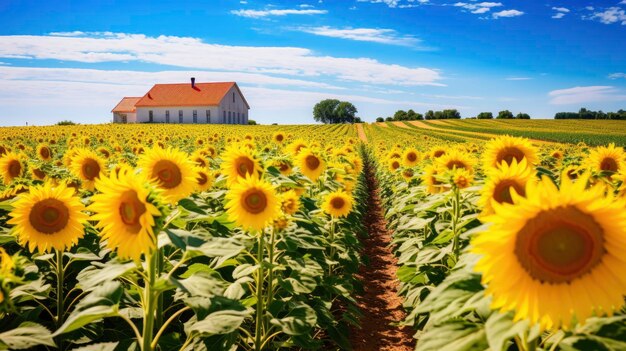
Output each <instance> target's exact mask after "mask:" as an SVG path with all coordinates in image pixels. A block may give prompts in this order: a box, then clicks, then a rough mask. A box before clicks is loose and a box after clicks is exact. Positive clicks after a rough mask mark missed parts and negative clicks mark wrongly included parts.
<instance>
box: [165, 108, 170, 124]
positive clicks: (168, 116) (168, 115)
mask: <svg viewBox="0 0 626 351" xmlns="http://www.w3.org/2000/svg"><path fill="white" fill-rule="evenodd" d="M165 123H170V110H165Z"/></svg>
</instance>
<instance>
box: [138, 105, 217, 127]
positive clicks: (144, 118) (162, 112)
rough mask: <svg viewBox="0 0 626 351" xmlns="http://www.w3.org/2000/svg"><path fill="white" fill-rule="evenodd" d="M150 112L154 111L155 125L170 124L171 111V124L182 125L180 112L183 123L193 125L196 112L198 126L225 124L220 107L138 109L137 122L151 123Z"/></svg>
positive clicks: (153, 120)
mask: <svg viewBox="0 0 626 351" xmlns="http://www.w3.org/2000/svg"><path fill="white" fill-rule="evenodd" d="M150 111H152V122H153V123H168V121H167V111H169V116H170V117H169V123H181V120H180V119H179V116H180V114H179V113H180V111H182V123H188V124H193V123H194V118H193V114H194V111H196V114H197V115H196V116H197V118H196V121H195V123H196V124H218V123H223V122H222V120H221V119H220V118H219V117H220V114H219V112H218V111H219V108H218V106H171V107H137V121H138V122H139V123H146V122H150ZM207 111H208V112H207Z"/></svg>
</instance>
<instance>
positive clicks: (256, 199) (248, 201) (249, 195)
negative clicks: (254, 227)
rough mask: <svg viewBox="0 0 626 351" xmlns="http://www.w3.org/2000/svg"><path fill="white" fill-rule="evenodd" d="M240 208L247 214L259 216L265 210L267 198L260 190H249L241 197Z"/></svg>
mask: <svg viewBox="0 0 626 351" xmlns="http://www.w3.org/2000/svg"><path fill="white" fill-rule="evenodd" d="M242 207H243V208H244V210H245V211H246V212H248V213H252V214H259V213H261V212H263V211H264V210H265V209H266V208H267V197H266V196H265V193H263V191H261V190H258V189H250V190H248V191H247V192H246V193H244V195H243V201H242Z"/></svg>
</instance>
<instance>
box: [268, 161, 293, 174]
mask: <svg viewBox="0 0 626 351" xmlns="http://www.w3.org/2000/svg"><path fill="white" fill-rule="evenodd" d="M272 166H274V167H276V169H278V171H280V174H282V175H284V176H288V175H290V174H291V172H292V171H293V170H292V168H291V163H290V162H289V161H288V160H284V159H281V160H276V161H274V162H273V163H272Z"/></svg>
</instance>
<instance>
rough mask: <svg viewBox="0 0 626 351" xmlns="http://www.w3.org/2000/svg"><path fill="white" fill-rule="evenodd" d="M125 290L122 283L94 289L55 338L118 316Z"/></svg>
mask: <svg viewBox="0 0 626 351" xmlns="http://www.w3.org/2000/svg"><path fill="white" fill-rule="evenodd" d="M123 292H124V290H123V288H122V285H121V283H120V282H117V281H112V282H107V283H104V285H102V286H100V287H98V288H96V289H94V290H93V291H92V292H91V293H90V294H89V295H87V296H86V297H85V298H84V299H82V300H81V301H80V302H79V303H78V304H77V305H76V309H74V311H73V312H72V313H71V314H70V316H69V317H68V318H67V320H66V321H65V323H63V325H62V326H61V327H60V328H59V330H57V331H56V332H54V336H57V335H60V334H64V333H68V332H71V331H73V330H76V329H79V328H81V327H83V326H85V325H87V324H89V323H91V322H94V321H97V320H99V319H102V318H105V317H113V316H117V315H118V308H119V303H120V299H121V298H122V294H123Z"/></svg>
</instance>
